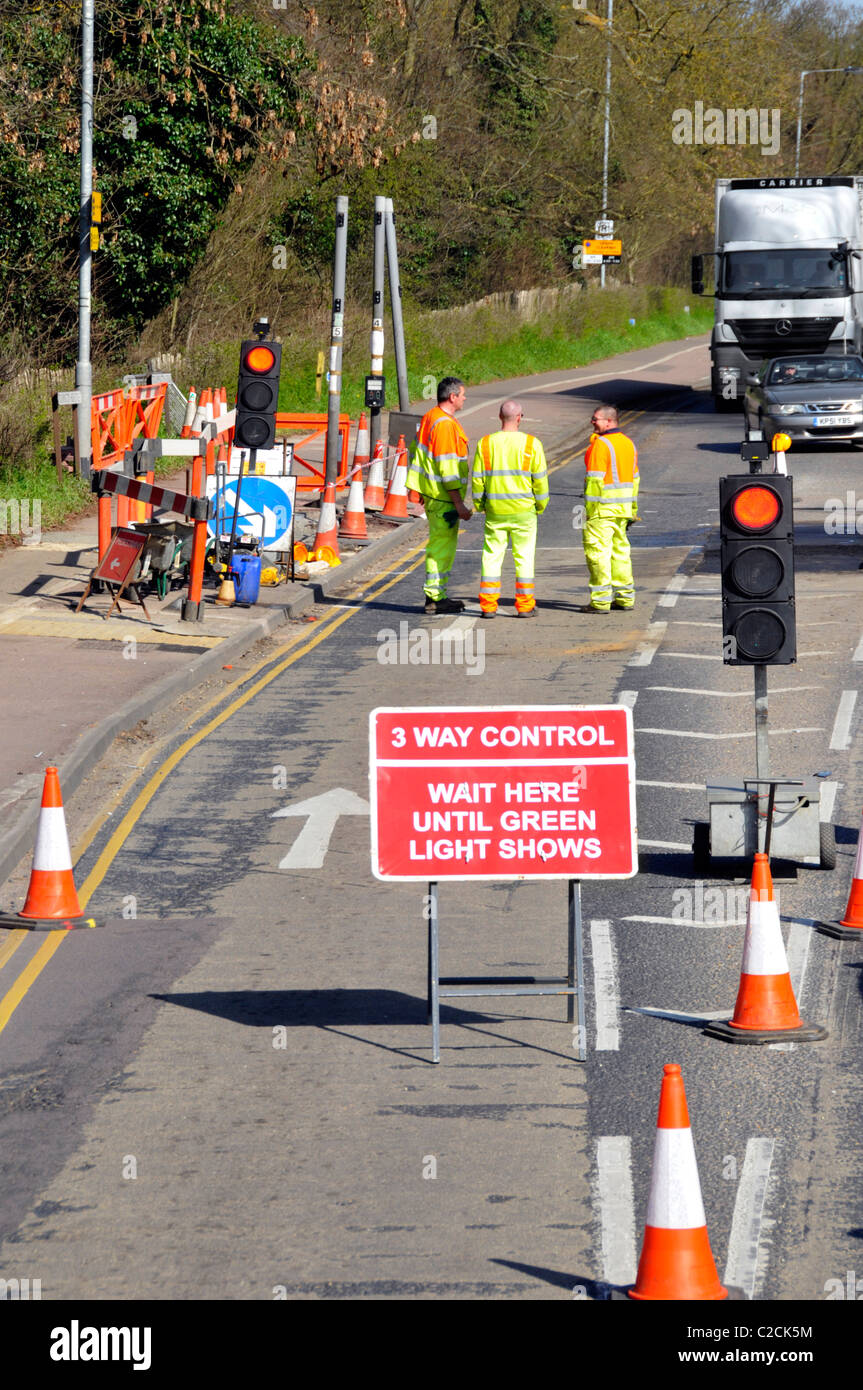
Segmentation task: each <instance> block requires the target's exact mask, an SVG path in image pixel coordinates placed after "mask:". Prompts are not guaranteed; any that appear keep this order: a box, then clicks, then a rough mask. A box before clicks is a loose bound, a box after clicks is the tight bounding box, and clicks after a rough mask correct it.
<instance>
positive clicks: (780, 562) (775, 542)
mask: <svg viewBox="0 0 863 1390" xmlns="http://www.w3.org/2000/svg"><path fill="white" fill-rule="evenodd" d="M719 516H720V540H721V557H720V562H721V567H722V635H723V644H722V658H723V661H724V662H725V664H726V666H787V665H789V664H790V663H791V662H792V661H796V660H797V623H796V618H795V611H794V506H793V498H792V479H791V478H789V477H786V476H785V475H784V474H770V475H767V474H757V473H756V474H752V473H747V474H745V475H743V476H738V477H730V478H720V480H719Z"/></svg>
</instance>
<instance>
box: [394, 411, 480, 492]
mask: <svg viewBox="0 0 863 1390" xmlns="http://www.w3.org/2000/svg"><path fill="white" fill-rule="evenodd" d="M467 478H468V461H467V435H466V434H465V432H464V430H463V429H462V427H461V425H460V424H459V422H458V420H456V418H455V416H453V415H448V414H447V412H446V411H445V410H441V408H440V406H439V405H436V406H433V407H432V409H431V410H429V411H426V413H425V415H424V416H423V418H422V420H421V421H420V427H419V433H418V435H417V440H416V444H415V445H414V446H413V449H412V450H411V460H410V463H409V464H408V476H407V486H408V488H409V489H413V491H414V492H419V493H420V494H421V495H422V496H423V497H434V498H436V499H437V500H438V501H439V502H449V501H450V500H451V498H450V495H449V490H450V489H457V490H458V491H459V492H460V493H461V495H462V497H464V494H465V489H466V488H467Z"/></svg>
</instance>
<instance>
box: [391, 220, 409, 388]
mask: <svg viewBox="0 0 863 1390" xmlns="http://www.w3.org/2000/svg"><path fill="white" fill-rule="evenodd" d="M386 201H387V209H386V217H385V218H384V225H385V227H386V240H387V269H388V270H389V277H390V309H391V310H392V316H393V348H394V350H395V355H396V376H397V377H398V383H399V410H410V407H411V397H410V391H409V390H408V364H407V356H406V354H405V329H404V323H403V321H402V292H401V286H400V285H399V253H398V249H397V247H396V221H395V216H394V214H393V200H392V198H387V200H386Z"/></svg>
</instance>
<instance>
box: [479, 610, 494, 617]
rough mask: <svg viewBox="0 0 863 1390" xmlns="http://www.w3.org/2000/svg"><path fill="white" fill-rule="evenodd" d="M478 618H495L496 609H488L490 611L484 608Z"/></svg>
mask: <svg viewBox="0 0 863 1390" xmlns="http://www.w3.org/2000/svg"><path fill="white" fill-rule="evenodd" d="M479 616H480V617H481V618H496V617H497V609H496V608H490V609H485V608H483V609H482V611H481V613H480V615H479Z"/></svg>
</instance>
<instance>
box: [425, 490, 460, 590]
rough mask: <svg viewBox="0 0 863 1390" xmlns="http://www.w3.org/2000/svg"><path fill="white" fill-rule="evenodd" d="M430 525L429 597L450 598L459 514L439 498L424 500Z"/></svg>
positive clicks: (426, 586) (427, 547) (427, 549)
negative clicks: (448, 590)
mask: <svg viewBox="0 0 863 1390" xmlns="http://www.w3.org/2000/svg"><path fill="white" fill-rule="evenodd" d="M423 503H424V505H425V513H426V517H427V518H428V524H429V538H428V541H427V542H426V582H425V585H424V590H425V595H426V598H432V599H436V600H440V599H444V598H446V590H447V584H448V583H449V577H450V573H451V571H452V566H453V561H454V560H455V552H456V546H457V545H458V526H459V520H458V512H457V511H456V509H455V507H454V506H453V504H452V502H450V501H446V502H440V501H438V499H437V498H436V497H424V498H423Z"/></svg>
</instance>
